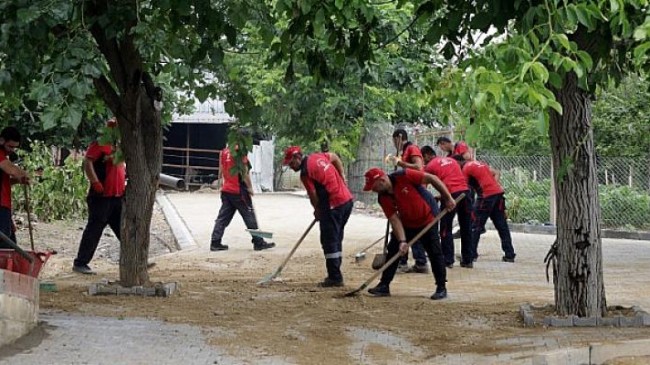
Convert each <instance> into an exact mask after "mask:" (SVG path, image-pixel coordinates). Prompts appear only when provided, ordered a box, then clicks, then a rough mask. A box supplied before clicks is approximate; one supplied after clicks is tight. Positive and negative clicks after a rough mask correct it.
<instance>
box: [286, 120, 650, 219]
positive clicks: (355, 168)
mask: <svg viewBox="0 0 650 365" xmlns="http://www.w3.org/2000/svg"><path fill="white" fill-rule="evenodd" d="M393 128H394V127H392V126H389V125H386V126H380V127H378V128H374V129H373V130H371V131H369V132H368V133H367V134H366V136H365V137H364V140H363V141H362V143H361V147H360V148H359V153H358V155H357V159H356V160H355V161H353V162H351V163H348V164H347V177H348V185H349V187H350V190H352V192H353V194H354V195H355V199H356V200H357V201H359V202H362V203H363V204H364V205H371V206H372V205H376V204H377V203H376V202H377V196H376V195H375V194H374V193H366V192H363V191H362V188H363V184H364V177H363V174H364V173H365V171H366V170H367V169H368V168H370V167H375V166H376V167H382V168H383V169H384V170H385V171H389V170H390V169H391V168H390V167H389V166H387V165H386V164H385V163H384V157H385V156H386V155H387V154H388V153H393V154H394V153H395V148H394V147H393V143H392V139H391V138H390V137H391V134H392V131H393ZM409 134H410V135H411V136H413V137H412V138H411V140H414V141H416V142H417V143H418V145H419V146H424V145H430V146H432V147H434V148H435V141H436V139H437V138H438V137H439V136H443V135H444V136H447V137H450V138H451V139H452V140H453V133H451V132H433V133H432V132H427V133H417V130H415V131H413V130H412V131H409ZM476 158H477V159H478V160H482V161H485V162H487V163H488V164H490V165H491V166H492V167H493V168H495V169H497V170H499V171H500V172H501V177H500V182H501V185H502V186H503V188H504V190H505V192H506V200H507V208H508V218H509V219H510V221H511V222H513V223H530V224H553V223H554V222H553V214H552V210H551V209H552V204H551V197H552V196H553V194H552V191H551V157H550V156H515V157H513V156H496V155H485V154H481V153H480V151H479V153H478V154H477V156H476ZM597 163H598V179H599V188H598V190H599V191H598V193H599V197H600V205H601V213H602V215H601V216H602V225H603V228H614V229H625V230H650V157H645V158H599V159H598V161H597ZM282 186H283V187H291V188H294V189H295V188H301V184H300V179H299V178H298V176H297V174H293V173H292V172H291V173H288V174H286V176H285V177H284V180H283V183H282Z"/></svg>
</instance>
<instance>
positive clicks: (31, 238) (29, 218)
mask: <svg viewBox="0 0 650 365" xmlns="http://www.w3.org/2000/svg"><path fill="white" fill-rule="evenodd" d="M23 191H24V192H25V211H26V212H27V226H28V227H29V243H31V244H32V251H34V230H33V228H32V210H31V209H30V204H29V190H28V187H27V185H26V184H25V185H23Z"/></svg>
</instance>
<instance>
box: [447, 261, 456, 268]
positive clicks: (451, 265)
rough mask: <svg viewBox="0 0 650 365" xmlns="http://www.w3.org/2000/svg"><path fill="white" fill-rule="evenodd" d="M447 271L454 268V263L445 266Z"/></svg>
mask: <svg viewBox="0 0 650 365" xmlns="http://www.w3.org/2000/svg"><path fill="white" fill-rule="evenodd" d="M445 266H447V268H448V269H453V268H454V263H453V262H452V263H451V264H446V265H445Z"/></svg>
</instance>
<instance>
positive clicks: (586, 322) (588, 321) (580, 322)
mask: <svg viewBox="0 0 650 365" xmlns="http://www.w3.org/2000/svg"><path fill="white" fill-rule="evenodd" d="M573 325H574V326H576V327H596V326H597V325H598V319H597V318H596V317H578V316H573Z"/></svg>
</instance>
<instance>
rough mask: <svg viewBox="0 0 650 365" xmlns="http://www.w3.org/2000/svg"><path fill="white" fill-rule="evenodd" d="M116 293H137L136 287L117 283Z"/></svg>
mask: <svg viewBox="0 0 650 365" xmlns="http://www.w3.org/2000/svg"><path fill="white" fill-rule="evenodd" d="M115 294H117V295H133V294H135V289H133V288H125V287H123V286H121V285H116V289H115Z"/></svg>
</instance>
